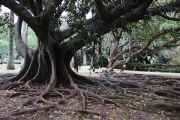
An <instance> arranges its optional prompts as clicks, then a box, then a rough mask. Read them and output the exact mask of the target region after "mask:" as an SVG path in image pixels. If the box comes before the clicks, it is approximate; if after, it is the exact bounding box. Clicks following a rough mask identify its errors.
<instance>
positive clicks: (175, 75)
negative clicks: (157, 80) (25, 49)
mask: <svg viewBox="0 0 180 120" xmlns="http://www.w3.org/2000/svg"><path fill="white" fill-rule="evenodd" d="M102 70H105V68H102V69H96V70H95V72H92V71H90V70H89V66H81V67H80V68H79V71H78V73H79V74H82V75H88V76H90V75H94V76H98V74H96V73H99V72H102ZM19 71H20V68H16V69H15V70H7V69H5V68H4V67H0V74H5V73H18V72H19ZM114 71H115V72H116V73H117V74H120V73H124V74H140V75H155V76H164V77H171V78H180V73H167V72H147V71H131V70H124V71H120V70H119V69H115V70H114ZM90 73H91V74H90Z"/></svg>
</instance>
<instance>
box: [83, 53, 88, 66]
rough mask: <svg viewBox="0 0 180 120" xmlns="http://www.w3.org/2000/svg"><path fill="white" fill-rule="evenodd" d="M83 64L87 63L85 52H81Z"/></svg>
mask: <svg viewBox="0 0 180 120" xmlns="http://www.w3.org/2000/svg"><path fill="white" fill-rule="evenodd" d="M83 65H87V57H86V53H85V52H83Z"/></svg>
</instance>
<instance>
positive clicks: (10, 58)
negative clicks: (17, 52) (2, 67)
mask: <svg viewBox="0 0 180 120" xmlns="http://www.w3.org/2000/svg"><path fill="white" fill-rule="evenodd" d="M10 19H11V21H12V23H14V12H12V11H11V12H10ZM7 69H15V66H14V49H13V26H11V27H10V30H9V51H8V61H7Z"/></svg>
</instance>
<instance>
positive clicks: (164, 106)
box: [153, 103, 180, 111]
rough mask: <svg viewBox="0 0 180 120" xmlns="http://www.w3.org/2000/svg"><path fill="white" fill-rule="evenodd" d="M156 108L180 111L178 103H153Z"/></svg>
mask: <svg viewBox="0 0 180 120" xmlns="http://www.w3.org/2000/svg"><path fill="white" fill-rule="evenodd" d="M153 106H154V107H156V108H159V109H163V110H167V111H174V110H175V111H180V105H174V104H168V103H159V104H154V105H153Z"/></svg>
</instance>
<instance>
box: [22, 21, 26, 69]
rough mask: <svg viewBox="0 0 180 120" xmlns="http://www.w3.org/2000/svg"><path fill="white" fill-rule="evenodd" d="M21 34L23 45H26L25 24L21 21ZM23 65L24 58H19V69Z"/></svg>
mask: <svg viewBox="0 0 180 120" xmlns="http://www.w3.org/2000/svg"><path fill="white" fill-rule="evenodd" d="M21 33H22V39H23V41H24V43H27V39H26V38H27V24H26V23H25V22H24V21H23V22H22V29H21ZM23 64H24V58H23V57H21V67H22V66H23Z"/></svg>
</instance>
